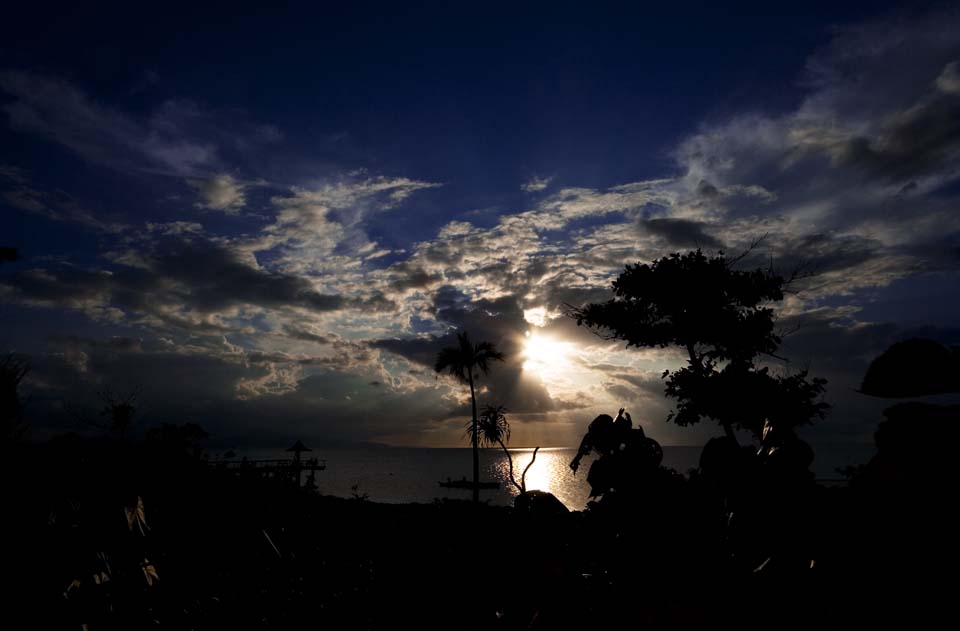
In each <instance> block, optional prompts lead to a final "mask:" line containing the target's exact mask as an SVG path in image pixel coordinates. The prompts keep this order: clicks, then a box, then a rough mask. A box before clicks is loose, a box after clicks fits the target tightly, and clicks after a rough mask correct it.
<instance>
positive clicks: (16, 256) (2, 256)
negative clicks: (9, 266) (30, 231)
mask: <svg viewBox="0 0 960 631" xmlns="http://www.w3.org/2000/svg"><path fill="white" fill-rule="evenodd" d="M18 260H20V252H19V251H18V250H17V248H10V247H0V264H3V263H8V262H9V263H12V262H13V261H18Z"/></svg>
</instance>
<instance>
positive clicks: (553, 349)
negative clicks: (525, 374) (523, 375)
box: [523, 332, 570, 375]
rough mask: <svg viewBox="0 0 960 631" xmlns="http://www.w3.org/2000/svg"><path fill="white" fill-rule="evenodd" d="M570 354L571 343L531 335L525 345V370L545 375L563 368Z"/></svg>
mask: <svg viewBox="0 0 960 631" xmlns="http://www.w3.org/2000/svg"><path fill="white" fill-rule="evenodd" d="M569 354H570V344H569V343H567V342H558V341H557V340H553V339H551V338H548V337H545V336H543V335H540V334H538V333H536V332H534V333H530V334H529V335H528V337H527V339H526V340H525V341H524V343H523V357H524V358H525V361H524V362H523V369H524V370H528V371H531V372H535V373H537V374H540V375H544V374H545V373H547V372H551V371H555V370H556V369H557V368H561V367H563V366H564V365H565V364H566V363H567V361H568V359H567V356H568V355H569Z"/></svg>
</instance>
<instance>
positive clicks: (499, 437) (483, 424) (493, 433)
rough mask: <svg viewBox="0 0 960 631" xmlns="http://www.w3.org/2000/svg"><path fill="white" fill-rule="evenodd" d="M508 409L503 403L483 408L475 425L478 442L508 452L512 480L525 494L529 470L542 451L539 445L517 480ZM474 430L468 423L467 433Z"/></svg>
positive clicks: (518, 489) (520, 491)
mask: <svg viewBox="0 0 960 631" xmlns="http://www.w3.org/2000/svg"><path fill="white" fill-rule="evenodd" d="M506 411H507V410H506V408H504V407H503V406H502V405H488V406H486V407H484V408H483V412H481V413H480V418H479V420H478V421H477V424H476V426H475V427H476V431H477V434H478V436H477V442H478V443H480V444H481V445H483V446H484V447H493V446H494V445H500V448H501V449H503V453H505V454H507V463H508V464H509V465H510V482H511V483H512V484H513V486H515V487H517V491H518V492H519V493H520V494H521V495H523V494H524V493H526V492H527V471H529V470H530V467H532V466H533V463H534V461H535V460H536V459H537V452H538V451H540V448H539V447H537V448H536V449H534V450H533V458H531V459H530V462H529V463H528V464H527V466H526V467H525V468H524V469H523V474H522V475H521V476H520V482H517V479H516V478H515V477H514V476H513V456H511V455H510V451H509V450H508V449H507V445H506V444H507V443H508V442H510V423H508V422H507V415H506V414H504V412H506ZM473 431H474V429H473V427H471V426H469V425H468V426H467V434H468V435H469V434H472V433H473Z"/></svg>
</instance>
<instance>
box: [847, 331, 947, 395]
mask: <svg viewBox="0 0 960 631" xmlns="http://www.w3.org/2000/svg"><path fill="white" fill-rule="evenodd" d="M860 391H861V392H863V393H864V394H869V395H871V396H875V397H888V398H901V397H922V396H926V395H933V394H946V393H949V392H960V348H958V347H955V346H954V347H948V346H944V345H943V344H940V343H939V342H935V341H933V340H926V339H922V338H912V339H909V340H905V341H903V342H897V343H896V344H894V345H893V346H891V347H890V348H888V349H887V350H886V351H884V352H883V354H881V355H880V356H879V357H877V358H876V359H874V360H873V361H872V362H870V367H869V368H868V369H867V374H866V375H864V377H863V384H862V385H861V386H860Z"/></svg>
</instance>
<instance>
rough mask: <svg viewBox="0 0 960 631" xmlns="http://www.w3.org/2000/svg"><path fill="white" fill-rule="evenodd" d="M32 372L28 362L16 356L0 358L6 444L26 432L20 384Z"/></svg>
mask: <svg viewBox="0 0 960 631" xmlns="http://www.w3.org/2000/svg"><path fill="white" fill-rule="evenodd" d="M28 372H30V366H29V364H28V363H27V361H26V360H25V359H23V358H21V357H18V356H16V355H14V354H12V353H11V354H8V355H6V356H4V357H0V440H2V441H3V443H4V444H8V443H11V442H13V441H15V440H17V439H19V438H20V437H21V436H22V435H23V433H24V432H25V431H26V426H25V425H24V422H23V400H22V399H21V398H20V382H22V381H23V378H24V377H26V376H27V373H28Z"/></svg>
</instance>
